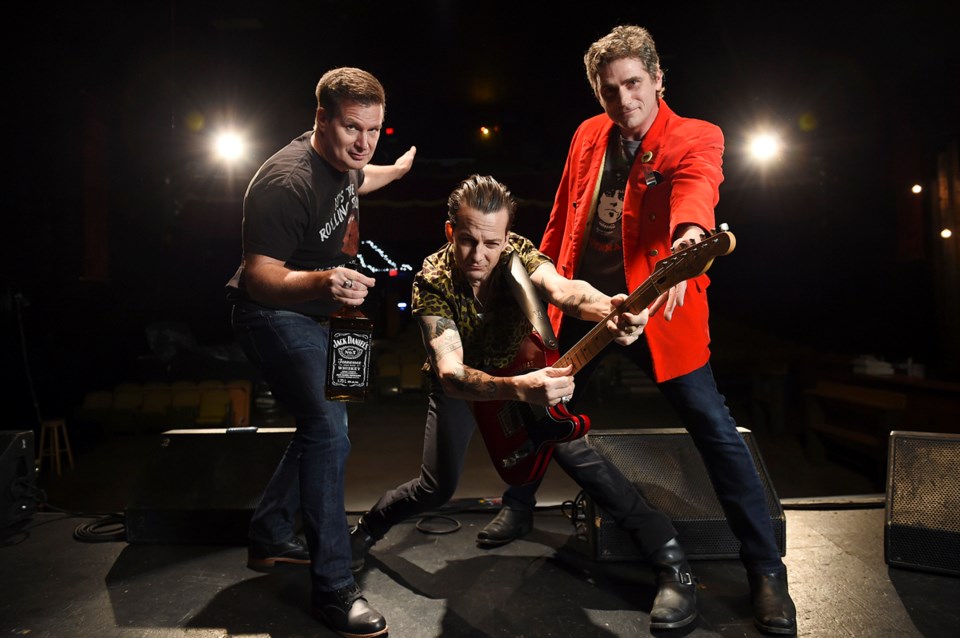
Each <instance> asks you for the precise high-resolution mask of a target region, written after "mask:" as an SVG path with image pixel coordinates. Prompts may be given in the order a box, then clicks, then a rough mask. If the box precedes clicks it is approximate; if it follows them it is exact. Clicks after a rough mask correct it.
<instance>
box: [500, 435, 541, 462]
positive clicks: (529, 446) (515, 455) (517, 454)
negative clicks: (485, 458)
mask: <svg viewBox="0 0 960 638" xmlns="http://www.w3.org/2000/svg"><path fill="white" fill-rule="evenodd" d="M532 452H533V443H531V442H530V441H527V442H526V443H524V444H523V445H521V446H520V447H518V448H517V449H516V450H514V451H513V452H512V453H511V454H510V456H507V457H504V458H503V459H502V460H501V461H500V465H502V466H503V467H513V466H514V465H516V464H517V463H519V462H520V460H521V459H525V458H526V457H528V456H530V454H531V453H532Z"/></svg>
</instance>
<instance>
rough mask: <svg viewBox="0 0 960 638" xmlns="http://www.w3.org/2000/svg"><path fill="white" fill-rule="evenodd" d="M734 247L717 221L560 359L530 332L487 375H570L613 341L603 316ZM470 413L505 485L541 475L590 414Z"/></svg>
mask: <svg viewBox="0 0 960 638" xmlns="http://www.w3.org/2000/svg"><path fill="white" fill-rule="evenodd" d="M735 246H736V238H735V237H734V236H733V234H732V233H731V232H729V231H728V230H727V229H726V225H722V226H721V227H720V230H719V231H714V232H713V233H711V234H709V235H705V236H704V237H703V239H702V240H701V241H700V242H699V243H696V244H694V245H693V246H690V247H688V248H684V249H683V250H681V251H678V252H676V253H674V254H673V255H670V256H669V257H666V258H664V259H661V260H660V261H658V262H657V265H656V267H655V268H654V271H653V273H652V274H651V275H650V276H649V277H648V278H647V280H646V281H644V282H643V283H642V284H640V286H639V287H637V289H636V290H634V291H633V292H632V293H631V294H630V296H629V297H627V299H626V301H625V302H624V303H623V304H622V305H621V306H620V307H619V308H617V309H616V310H614V311H613V312H611V313H610V314H609V315H607V316H606V317H605V318H604V319H603V320H602V321H600V322H598V323H597V325H596V326H594V327H593V328H592V329H591V330H590V332H588V333H587V334H586V335H584V337H583V338H582V339H580V341H578V342H577V343H576V344H575V345H574V346H573V347H572V348H571V349H570V351H569V352H567V353H566V354H565V355H563V356H562V357H560V356H559V353H558V352H557V351H556V350H552V349H550V348H547V347H546V346H544V343H543V340H542V339H541V338H540V335H539V334H538V333H537V332H536V331H533V332H532V333H531V334H530V335H529V336H527V337H526V338H525V339H524V340H523V342H522V343H521V344H520V349H519V351H518V352H517V356H516V357H515V358H514V360H513V362H512V363H511V364H510V365H509V366H507V367H505V368H500V369H497V370H493V371H491V372H490V374H492V375H494V376H501V377H506V376H516V375H518V374H523V373H525V372H530V371H532V370H536V369H540V368H543V367H545V366H551V367H554V368H565V367H567V366H569V365H572V366H573V373H574V374H576V373H577V372H579V371H580V370H581V369H583V367H584V366H585V365H586V364H587V363H588V362H589V361H590V360H591V359H593V358H594V357H595V356H596V355H597V354H599V353H600V351H601V350H603V348H605V347H606V346H607V344H609V343H610V342H611V341H613V338H614V337H613V335H612V334H611V333H610V331H608V330H607V328H606V323H607V320H609V319H612V318H615V317H616V316H617V315H619V314H620V313H621V312H624V311H628V312H631V313H636V312H640V311H642V310H643V309H644V308H646V307H648V306H649V305H650V304H652V303H653V302H654V301H655V300H656V299H657V297H659V296H660V295H661V294H663V293H664V292H666V291H667V290H669V289H670V288H672V287H673V286H675V285H677V284H678V283H680V282H681V281H685V280H687V279H692V278H693V277H696V276H698V275H701V274H703V273H705V272H706V271H707V270H708V269H709V268H710V265H711V264H712V263H713V260H714V259H715V258H717V257H721V256H723V255H729V254H730V253H731V252H733V249H734V247H735ZM473 411H474V415H475V416H476V419H477V426H478V427H479V428H480V433H481V435H483V441H484V443H485V444H486V446H487V451H488V452H489V453H490V459H491V460H492V461H493V465H494V466H495V467H496V468H497V472H498V473H499V474H500V477H501V478H502V479H503V480H504V481H506V482H507V483H509V484H511V485H521V484H523V483H531V482H533V481H536V480H537V479H539V478H540V477H542V476H543V473H544V472H545V471H546V470H547V465H548V464H549V463H550V458H551V457H552V456H553V444H554V443H561V442H563V441H572V440H573V439H577V438H579V437H581V436H583V435H584V434H586V433H587V432H588V431H589V430H590V417H588V416H586V415H583V414H573V413H572V412H570V411H569V410H567V406H566V405H564V404H562V403H560V404H557V405H555V406H552V407H549V408H544V407H542V406H536V405H530V404H528V403H524V402H522V401H476V402H474V404H473Z"/></svg>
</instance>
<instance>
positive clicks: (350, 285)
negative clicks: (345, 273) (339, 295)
mask: <svg viewBox="0 0 960 638" xmlns="http://www.w3.org/2000/svg"><path fill="white" fill-rule="evenodd" d="M343 287H344V288H353V279H347V280H346V281H345V282H343Z"/></svg>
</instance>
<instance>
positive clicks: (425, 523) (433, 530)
mask: <svg viewBox="0 0 960 638" xmlns="http://www.w3.org/2000/svg"><path fill="white" fill-rule="evenodd" d="M431 521H446V522H448V523H450V527H442V528H437V527H430V526H429V523H430V522H431ZM461 527H462V525H461V524H460V521H458V520H457V519H455V518H453V517H452V516H443V515H442V514H434V515H431V516H424V517H423V518H421V519H420V520H419V521H417V531H419V532H423V533H424V534H452V533H454V532H456V531H458V530H459V529H460V528H461Z"/></svg>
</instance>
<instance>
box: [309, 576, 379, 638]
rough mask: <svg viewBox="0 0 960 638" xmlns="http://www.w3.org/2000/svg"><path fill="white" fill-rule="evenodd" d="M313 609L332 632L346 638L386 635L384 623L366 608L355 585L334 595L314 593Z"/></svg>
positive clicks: (364, 600)
mask: <svg viewBox="0 0 960 638" xmlns="http://www.w3.org/2000/svg"><path fill="white" fill-rule="evenodd" d="M313 609H314V611H315V612H316V614H317V615H318V616H319V617H320V619H321V620H323V621H324V622H325V623H326V624H327V625H328V626H329V627H330V628H331V629H333V630H334V631H335V632H336V633H337V634H339V635H341V636H346V637H347V638H372V637H373V636H382V635H383V634H385V633H387V621H386V620H384V618H383V616H382V615H381V614H380V612H378V611H377V610H376V609H374V608H373V607H371V606H370V605H368V604H367V599H366V598H364V597H363V593H361V591H360V587H359V586H358V585H357V584H356V583H354V584H353V585H351V586H350V587H343V588H341V589H338V590H336V591H317V592H314V594H313Z"/></svg>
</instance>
